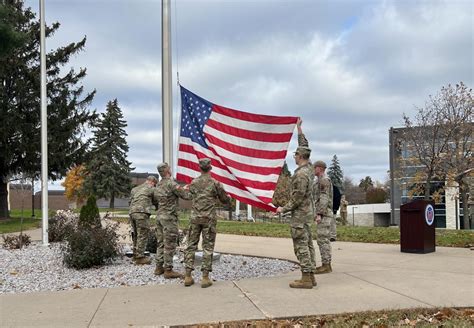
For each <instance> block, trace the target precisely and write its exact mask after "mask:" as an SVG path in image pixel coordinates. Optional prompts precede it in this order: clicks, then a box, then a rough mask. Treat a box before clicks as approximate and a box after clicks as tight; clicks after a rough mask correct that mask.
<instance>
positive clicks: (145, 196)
mask: <svg viewBox="0 0 474 328" xmlns="http://www.w3.org/2000/svg"><path fill="white" fill-rule="evenodd" d="M157 182H158V179H157V178H155V177H154V176H151V175H150V176H149V177H148V178H146V181H145V182H144V183H143V184H141V185H138V186H136V187H135V188H133V189H132V192H131V195H130V204H129V205H130V209H129V214H130V224H131V225H132V233H133V235H134V236H135V238H132V239H133V259H134V261H135V264H137V265H141V264H150V263H151V260H150V258H148V257H145V255H144V252H145V247H146V244H147V242H148V234H149V233H150V223H149V220H150V215H151V209H150V208H151V206H152V205H153V203H154V200H153V192H154V190H155V186H156V184H157Z"/></svg>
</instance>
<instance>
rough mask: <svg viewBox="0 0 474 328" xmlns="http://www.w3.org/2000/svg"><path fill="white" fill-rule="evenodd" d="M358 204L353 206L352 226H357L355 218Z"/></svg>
mask: <svg viewBox="0 0 474 328" xmlns="http://www.w3.org/2000/svg"><path fill="white" fill-rule="evenodd" d="M356 208H357V206H352V226H353V227H354V226H355V219H354V209H356Z"/></svg>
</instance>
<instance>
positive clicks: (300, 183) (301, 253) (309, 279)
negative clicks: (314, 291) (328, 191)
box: [277, 119, 316, 289]
mask: <svg viewBox="0 0 474 328" xmlns="http://www.w3.org/2000/svg"><path fill="white" fill-rule="evenodd" d="M301 124H302V121H301V119H298V122H297V128H298V148H297V149H296V152H295V154H294V158H295V163H296V165H298V168H297V169H296V170H295V173H294V174H293V176H292V177H291V193H290V200H289V201H288V203H287V204H286V205H285V206H284V207H278V208H277V213H286V212H290V211H291V238H292V239H293V248H294V252H295V255H296V258H297V259H298V261H299V262H300V267H301V272H302V274H301V279H300V280H295V281H293V282H291V283H290V287H291V288H307V289H311V288H313V286H316V279H315V278H314V272H315V270H316V262H315V253H314V245H313V238H312V234H311V225H312V222H313V220H314V197H313V180H314V171H313V167H312V166H311V163H310V162H309V156H310V154H311V149H310V148H309V147H308V141H307V140H306V137H305V136H304V134H303V131H302V129H301Z"/></svg>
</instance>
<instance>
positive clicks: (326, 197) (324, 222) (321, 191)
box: [314, 161, 333, 274]
mask: <svg viewBox="0 0 474 328" xmlns="http://www.w3.org/2000/svg"><path fill="white" fill-rule="evenodd" d="M325 171H326V163H324V162H323V161H316V162H315V163H314V174H315V175H316V176H317V177H318V179H316V181H315V183H314V196H315V197H314V199H315V210H316V223H317V224H318V228H317V230H318V232H317V239H318V246H319V252H320V253H321V262H322V263H323V264H322V266H320V267H317V268H316V274H321V273H330V272H332V268H331V242H330V241H329V233H330V232H329V230H330V226H331V219H332V216H333V211H332V183H331V180H330V179H329V177H328V176H327V175H326V174H325Z"/></svg>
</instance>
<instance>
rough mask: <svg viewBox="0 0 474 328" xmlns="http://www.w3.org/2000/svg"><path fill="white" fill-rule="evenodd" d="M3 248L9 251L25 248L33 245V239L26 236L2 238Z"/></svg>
mask: <svg viewBox="0 0 474 328" xmlns="http://www.w3.org/2000/svg"><path fill="white" fill-rule="evenodd" d="M2 238H3V247H5V248H8V249H20V248H22V247H23V246H25V247H26V246H28V245H29V244H31V237H30V236H29V235H26V234H19V235H18V236H13V235H10V236H2Z"/></svg>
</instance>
